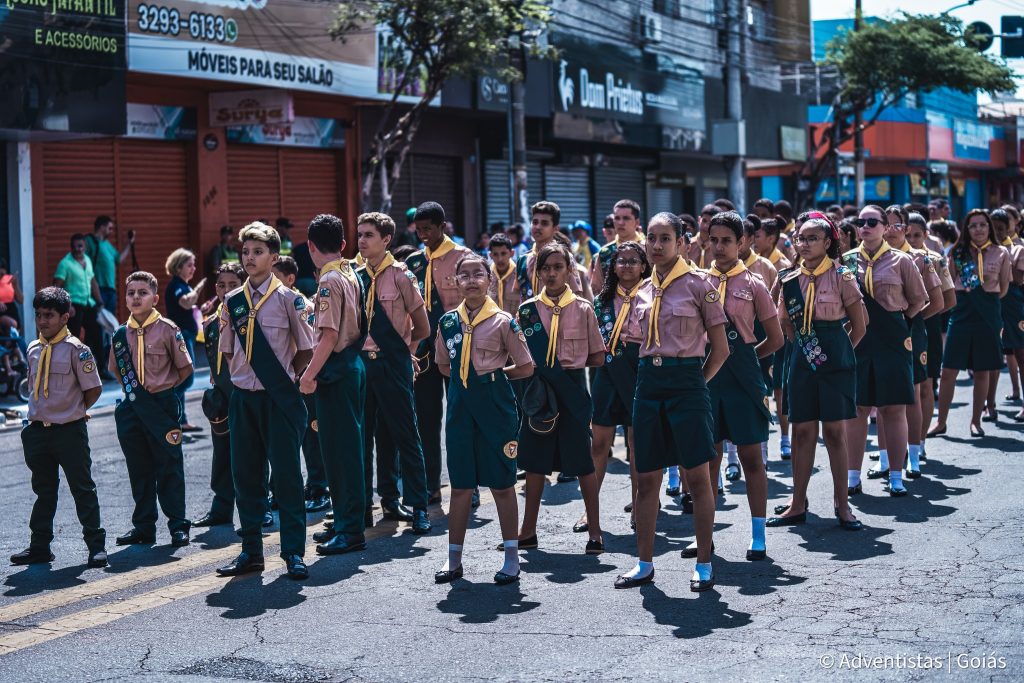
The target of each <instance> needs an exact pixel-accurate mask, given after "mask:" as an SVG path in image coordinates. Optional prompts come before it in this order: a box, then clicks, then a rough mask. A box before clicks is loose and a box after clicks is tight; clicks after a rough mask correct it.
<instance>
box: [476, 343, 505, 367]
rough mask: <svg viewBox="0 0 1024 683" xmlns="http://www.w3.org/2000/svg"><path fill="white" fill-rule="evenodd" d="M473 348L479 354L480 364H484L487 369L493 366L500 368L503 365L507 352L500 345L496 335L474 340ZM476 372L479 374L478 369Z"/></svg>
mask: <svg viewBox="0 0 1024 683" xmlns="http://www.w3.org/2000/svg"><path fill="white" fill-rule="evenodd" d="M473 346H474V348H476V350H477V351H478V352H479V355H480V362H481V363H486V367H487V368H492V367H495V366H498V367H502V366H504V365H505V360H506V358H508V352H507V351H506V350H505V348H504V345H503V344H502V343H501V339H500V338H499V337H497V336H496V335H495V336H487V337H480V338H479V339H474V340H473ZM477 371H478V372H479V368H478V369H477Z"/></svg>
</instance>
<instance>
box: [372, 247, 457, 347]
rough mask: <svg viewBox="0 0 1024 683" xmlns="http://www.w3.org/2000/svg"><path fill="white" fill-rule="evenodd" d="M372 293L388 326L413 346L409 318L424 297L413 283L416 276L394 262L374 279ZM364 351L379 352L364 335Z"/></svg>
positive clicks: (421, 306) (375, 345)
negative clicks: (385, 314)
mask: <svg viewBox="0 0 1024 683" xmlns="http://www.w3.org/2000/svg"><path fill="white" fill-rule="evenodd" d="M431 277H433V275H431ZM374 290H375V292H374V297H375V298H376V299H377V301H379V302H380V305H381V308H383V309H384V312H385V313H387V316H388V320H390V321H391V326H392V327H394V328H395V331H396V332H398V334H399V335H401V337H402V341H404V342H405V345H406V346H408V345H409V344H411V343H412V318H411V317H410V316H411V315H412V314H413V313H415V312H416V311H417V310H419V309H421V308H423V296H422V295H421V294H420V289H419V286H418V285H417V283H416V276H415V275H413V274H412V271H410V270H409V268H408V267H406V265H405V264H404V263H401V262H396V263H394V264H392V265H391V266H389V267H388V268H386V269H384V272H383V273H381V274H379V275H378V276H377V284H376V285H375V287H374ZM367 296H369V292H367ZM456 306H458V304H456ZM363 351H380V347H379V346H377V343H376V342H374V341H373V337H372V336H371V335H369V334H368V335H366V343H365V344H363Z"/></svg>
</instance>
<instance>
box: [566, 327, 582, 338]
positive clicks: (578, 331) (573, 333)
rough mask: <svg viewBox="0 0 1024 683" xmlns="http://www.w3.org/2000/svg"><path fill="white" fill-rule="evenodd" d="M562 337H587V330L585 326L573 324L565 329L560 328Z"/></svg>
mask: <svg viewBox="0 0 1024 683" xmlns="http://www.w3.org/2000/svg"><path fill="white" fill-rule="evenodd" d="M560 332H561V334H562V337H563V338H565V339H586V338H587V330H586V329H585V328H578V327H573V326H566V327H565V329H564V330H560Z"/></svg>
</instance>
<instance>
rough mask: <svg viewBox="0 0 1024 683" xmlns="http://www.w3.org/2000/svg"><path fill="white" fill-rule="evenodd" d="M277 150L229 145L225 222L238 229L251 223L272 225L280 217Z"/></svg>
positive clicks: (254, 146) (255, 146)
mask: <svg viewBox="0 0 1024 683" xmlns="http://www.w3.org/2000/svg"><path fill="white" fill-rule="evenodd" d="M277 152H278V148H277V147H260V146H258V145H228V154H227V157H228V220H229V221H230V222H231V226H232V227H233V228H235V230H236V231H237V230H238V229H240V228H242V227H243V226H244V225H246V224H247V223H251V222H252V221H254V220H257V219H262V220H265V221H269V223H270V225H273V224H274V221H275V220H277V218H278V216H280V215H281V177H280V169H279V165H278V153H277Z"/></svg>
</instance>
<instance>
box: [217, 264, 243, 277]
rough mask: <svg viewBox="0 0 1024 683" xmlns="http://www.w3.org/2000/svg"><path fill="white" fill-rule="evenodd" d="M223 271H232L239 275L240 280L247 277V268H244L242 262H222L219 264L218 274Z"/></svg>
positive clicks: (236, 275)
mask: <svg viewBox="0 0 1024 683" xmlns="http://www.w3.org/2000/svg"><path fill="white" fill-rule="evenodd" d="M221 273H231V274H232V275H234V276H235V277H237V278H238V279H239V280H244V279H245V269H244V268H242V264H241V263H237V262H231V263H222V264H220V265H219V266H217V275H220V274H221Z"/></svg>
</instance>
